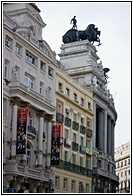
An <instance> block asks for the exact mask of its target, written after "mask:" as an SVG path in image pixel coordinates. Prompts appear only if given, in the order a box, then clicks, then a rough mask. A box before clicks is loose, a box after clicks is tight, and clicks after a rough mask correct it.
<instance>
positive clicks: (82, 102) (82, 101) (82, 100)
mask: <svg viewBox="0 0 133 196" xmlns="http://www.w3.org/2000/svg"><path fill="white" fill-rule="evenodd" d="M81 105H82V106H84V99H83V98H81Z"/></svg>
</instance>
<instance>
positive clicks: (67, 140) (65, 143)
mask: <svg viewBox="0 0 133 196" xmlns="http://www.w3.org/2000/svg"><path fill="white" fill-rule="evenodd" d="M64 146H65V147H67V148H70V146H71V140H70V139H69V138H64Z"/></svg>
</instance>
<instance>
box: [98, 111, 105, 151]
mask: <svg viewBox="0 0 133 196" xmlns="http://www.w3.org/2000/svg"><path fill="white" fill-rule="evenodd" d="M103 130H104V113H103V110H99V119H98V147H99V148H100V149H101V150H103V149H104V146H103V145H104V141H103V139H104V135H103V134H104V132H103Z"/></svg>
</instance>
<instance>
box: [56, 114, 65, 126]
mask: <svg viewBox="0 0 133 196" xmlns="http://www.w3.org/2000/svg"><path fill="white" fill-rule="evenodd" d="M56 120H57V121H58V122H60V123H63V122H64V115H63V114H61V113H59V112H57V113H56Z"/></svg>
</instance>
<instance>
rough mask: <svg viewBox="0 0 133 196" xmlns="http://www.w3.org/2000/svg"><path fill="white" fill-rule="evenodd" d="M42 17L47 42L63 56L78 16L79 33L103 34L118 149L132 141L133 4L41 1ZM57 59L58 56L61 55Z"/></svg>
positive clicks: (103, 57)
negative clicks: (67, 35) (95, 29)
mask: <svg viewBox="0 0 133 196" xmlns="http://www.w3.org/2000/svg"><path fill="white" fill-rule="evenodd" d="M36 5H37V6H38V7H39V9H40V10H41V13H40V14H41V17H42V19H43V21H44V22H45V23H46V24H47V26H46V27H45V28H44V29H43V39H44V40H45V41H46V42H47V43H48V44H49V46H50V47H51V49H52V50H53V51H55V52H56V54H59V53H60V47H61V44H63V43H62V36H63V35H64V34H65V33H66V32H67V31H68V30H69V29H70V28H72V25H71V24H70V20H71V19H72V18H73V16H74V15H75V16H76V18H77V27H78V30H85V29H86V27H87V25H89V24H92V23H93V24H95V26H96V27H98V30H100V31H101V36H100V39H101V43H102V45H101V46H99V47H97V51H98V52H97V55H98V56H99V57H100V61H102V64H103V67H104V68H105V67H108V68H109V69H110V71H109V72H108V76H109V80H108V81H110V82H109V83H108V88H109V89H110V92H111V94H112V95H113V97H114V100H115V108H116V111H117V113H118V119H117V122H116V126H115V147H118V146H121V145H122V144H124V143H126V142H129V141H130V139H131V4H130V2H82V3H81V2H38V3H36ZM57 59H59V58H58V56H57Z"/></svg>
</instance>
